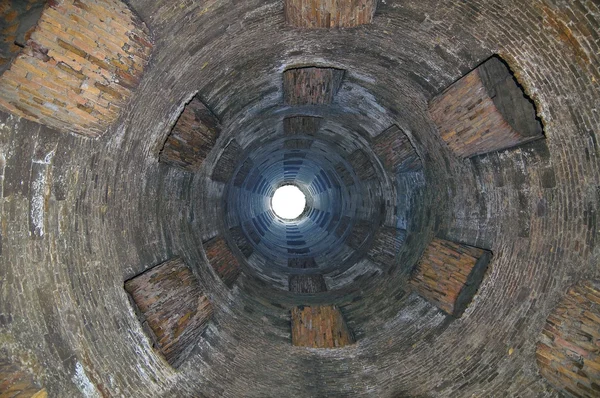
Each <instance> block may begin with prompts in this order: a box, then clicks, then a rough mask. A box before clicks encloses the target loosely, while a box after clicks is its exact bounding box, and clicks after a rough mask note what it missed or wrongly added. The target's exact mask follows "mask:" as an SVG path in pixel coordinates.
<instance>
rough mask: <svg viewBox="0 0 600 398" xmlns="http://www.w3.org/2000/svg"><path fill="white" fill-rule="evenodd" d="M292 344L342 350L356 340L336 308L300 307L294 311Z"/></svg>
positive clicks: (329, 306)
mask: <svg viewBox="0 0 600 398" xmlns="http://www.w3.org/2000/svg"><path fill="white" fill-rule="evenodd" d="M292 344H293V345H295V346H299V347H311V348H340V347H344V346H346V345H349V344H354V339H353V337H352V334H351V333H350V331H349V330H348V327H347V326H346V322H344V317H343V315H342V313H341V311H340V310H339V308H337V307H336V306H331V305H328V306H317V307H298V308H293V309H292Z"/></svg>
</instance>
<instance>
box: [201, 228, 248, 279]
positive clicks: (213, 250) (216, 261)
mask: <svg viewBox="0 0 600 398" xmlns="http://www.w3.org/2000/svg"><path fill="white" fill-rule="evenodd" d="M203 246H204V251H205V252H206V257H207V258H208V262H209V263H210V265H211V267H212V268H213V269H214V270H215V272H216V273H217V275H218V276H219V278H221V280H222V281H223V283H224V284H225V285H227V286H228V287H231V286H232V285H233V283H234V282H235V280H236V279H237V278H238V276H239V274H240V263H239V261H238V259H237V258H236V256H235V255H234V254H233V253H232V252H231V250H230V249H229V246H228V245H227V242H226V241H225V238H223V237H221V236H217V237H214V238H213V239H211V240H209V241H207V242H204V243H203Z"/></svg>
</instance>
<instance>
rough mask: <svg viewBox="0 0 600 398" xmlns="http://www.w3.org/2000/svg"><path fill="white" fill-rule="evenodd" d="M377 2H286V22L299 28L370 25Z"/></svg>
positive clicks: (319, 0) (309, 0)
mask: <svg viewBox="0 0 600 398" xmlns="http://www.w3.org/2000/svg"><path fill="white" fill-rule="evenodd" d="M376 5H377V1H376V0H353V1H348V0H285V2H284V8H285V21H286V23H287V24H288V25H290V26H294V27H298V28H351V27H355V26H359V25H364V24H370V23H371V22H372V21H373V14H375V7H376Z"/></svg>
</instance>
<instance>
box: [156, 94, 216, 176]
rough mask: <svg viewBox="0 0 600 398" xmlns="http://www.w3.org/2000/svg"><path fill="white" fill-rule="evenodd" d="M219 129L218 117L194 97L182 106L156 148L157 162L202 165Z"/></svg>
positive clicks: (193, 168) (194, 167) (191, 166)
mask: <svg viewBox="0 0 600 398" xmlns="http://www.w3.org/2000/svg"><path fill="white" fill-rule="evenodd" d="M220 131H221V127H220V124H219V120H218V119H217V117H216V116H215V115H213V113H212V112H211V111H210V110H209V109H208V108H207V107H206V105H204V103H202V101H200V100H199V99H198V98H197V97H194V98H193V99H192V100H191V101H190V102H189V103H188V104H187V105H186V106H185V108H184V109H183V112H182V113H181V115H180V116H179V119H177V123H175V126H173V129H172V130H171V132H170V133H169V136H168V137H167V140H166V141H165V144H164V146H163V148H162V150H161V151H160V154H159V161H161V162H163V163H167V164H170V165H173V166H177V167H180V168H182V169H184V170H189V171H196V170H198V169H199V168H200V166H202V163H204V160H205V159H206V157H207V156H208V153H209V152H210V151H211V149H212V148H213V146H214V145H215V142H216V141H217V137H218V136H219V133H220Z"/></svg>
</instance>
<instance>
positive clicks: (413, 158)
mask: <svg viewBox="0 0 600 398" xmlns="http://www.w3.org/2000/svg"><path fill="white" fill-rule="evenodd" d="M373 152H375V154H376V155H377V156H378V157H379V159H380V160H381V162H382V163H383V167H384V168H385V169H386V170H387V171H389V172H392V173H404V172H412V171H419V170H421V169H422V168H423V165H422V162H421V158H420V157H419V154H418V153H417V151H416V150H415V148H414V147H413V145H412V144H411V142H410V140H409V139H408V136H407V135H406V133H405V132H403V131H402V130H401V129H400V127H398V126H396V125H393V126H390V127H389V128H387V129H386V130H385V131H383V132H382V133H381V134H379V135H378V136H377V137H375V139H374V140H373Z"/></svg>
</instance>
